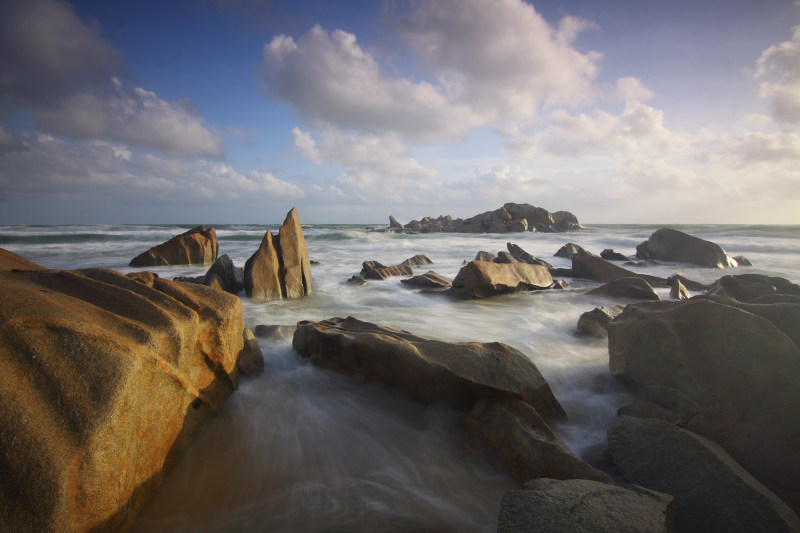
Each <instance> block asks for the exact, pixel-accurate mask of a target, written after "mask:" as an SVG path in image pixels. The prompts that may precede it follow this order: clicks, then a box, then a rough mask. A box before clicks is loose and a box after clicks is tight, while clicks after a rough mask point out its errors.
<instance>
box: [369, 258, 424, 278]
mask: <svg viewBox="0 0 800 533" xmlns="http://www.w3.org/2000/svg"><path fill="white" fill-rule="evenodd" d="M368 263H369V261H365V262H364V263H363V264H362V266H363V268H362V269H361V275H362V276H363V277H364V279H386V278H391V277H394V276H413V275H414V271H413V270H411V267H409V266H404V265H395V266H390V267H386V266H379V267H372V266H371V265H369V264H368ZM378 264H380V263H378Z"/></svg>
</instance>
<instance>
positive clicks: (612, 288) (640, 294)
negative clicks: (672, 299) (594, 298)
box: [586, 278, 661, 300]
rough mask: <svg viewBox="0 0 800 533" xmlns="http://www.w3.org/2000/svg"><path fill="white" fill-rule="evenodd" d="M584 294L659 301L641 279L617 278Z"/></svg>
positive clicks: (647, 284)
mask: <svg viewBox="0 0 800 533" xmlns="http://www.w3.org/2000/svg"><path fill="white" fill-rule="evenodd" d="M586 294H604V295H608V296H614V297H617V298H630V299H632V300H660V299H661V298H659V297H658V294H656V291H654V290H653V287H651V286H650V284H649V283H647V282H646V281H645V280H643V279H641V278H619V279H615V280H614V281H609V282H608V283H606V284H604V285H601V286H600V287H597V288H596V289H592V290H590V291H589V292H587V293H586Z"/></svg>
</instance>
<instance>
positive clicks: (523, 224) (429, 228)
mask: <svg viewBox="0 0 800 533" xmlns="http://www.w3.org/2000/svg"><path fill="white" fill-rule="evenodd" d="M404 229H405V231H406V232H411V233H416V232H419V233H436V232H450V233H452V232H457V233H512V232H520V231H544V232H554V231H573V230H578V229H581V225H580V223H579V222H578V219H577V217H576V216H575V215H573V214H572V213H570V212H569V211H557V212H555V213H550V212H549V211H547V210H546V209H543V208H541V207H534V206H532V205H530V204H516V203H507V204H505V205H503V207H501V208H499V209H495V210H494V211H486V212H485V213H481V214H479V215H475V216H473V217H470V218H468V219H466V220H462V219H460V218H457V219H454V218H453V217H451V216H449V215H448V216H440V217H438V218H432V217H425V218H423V219H421V220H412V221H411V222H409V223H408V224H406V225H405V226H404Z"/></svg>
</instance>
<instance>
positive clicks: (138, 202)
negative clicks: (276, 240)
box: [0, 0, 800, 224]
mask: <svg viewBox="0 0 800 533" xmlns="http://www.w3.org/2000/svg"><path fill="white" fill-rule="evenodd" d="M0 10H2V13H0V32H1V33H0V223H1V224H72V223H179V222H180V223H206V224H214V223H216V224H220V223H275V222H280V221H281V220H282V219H283V216H284V215H285V213H286V212H287V211H288V210H289V209H290V208H291V207H297V208H298V210H299V211H300V216H301V220H302V221H303V222H306V223H324V222H342V223H382V222H386V221H387V220H388V216H389V215H390V214H392V215H394V216H395V217H397V218H398V219H399V220H401V221H402V222H406V221H408V220H410V219H412V218H416V219H418V218H420V217H422V216H426V215H432V216H438V215H440V214H451V215H453V216H461V217H466V216H471V215H473V214H476V213H479V212H482V211H487V210H490V209H495V208H497V207H499V206H500V205H502V204H503V203H505V202H509V201H512V202H525V203H530V204H533V205H537V206H541V207H544V208H546V209H549V210H551V211H556V210H569V211H572V212H573V213H575V214H576V215H577V216H578V218H579V219H580V220H581V221H582V222H586V223H793V224H798V223H800V29H798V28H800V5H798V3H797V2H793V1H791V0H784V1H776V0H767V1H761V2H753V1H741V0H739V1H724V2H722V1H704V2H696V1H682V0H681V1H675V2H670V3H663V2H641V1H636V2H634V1H618V2H589V1H578V0H575V1H569V0H566V1H550V2H535V3H531V2H527V3H526V2H523V1H522V0H413V1H402V0H387V1H385V2H379V1H362V2H355V1H353V2H331V1H322V0H318V1H308V2H298V1H294V2H282V1H278V0H275V1H268V0H175V1H170V2H163V1H152V0H142V1H137V2H109V1H77V0H76V1H74V2H71V3H69V2H62V1H57V0H24V1H17V0H10V1H9V0H3V1H2V2H0Z"/></svg>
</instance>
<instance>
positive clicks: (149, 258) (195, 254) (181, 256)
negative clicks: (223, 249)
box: [130, 226, 219, 267]
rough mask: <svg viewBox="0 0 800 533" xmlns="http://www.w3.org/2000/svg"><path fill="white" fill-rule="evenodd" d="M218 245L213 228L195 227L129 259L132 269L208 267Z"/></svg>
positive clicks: (213, 259) (215, 254)
mask: <svg viewBox="0 0 800 533" xmlns="http://www.w3.org/2000/svg"><path fill="white" fill-rule="evenodd" d="M218 250H219V245H218V244H217V232H216V231H215V230H214V228H206V227H205V226H197V227H196V228H192V229H190V230H189V231H187V232H186V233H181V234H180V235H176V236H175V237H173V238H171V239H170V240H168V241H167V242H164V243H161V244H159V245H158V246H154V247H153V248H150V249H149V250H147V251H146V252H142V253H141V254H139V255H137V256H136V257H134V258H133V259H131V262H130V266H132V267H149V266H168V265H210V264H212V263H213V262H214V261H216V259H217V252H218Z"/></svg>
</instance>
